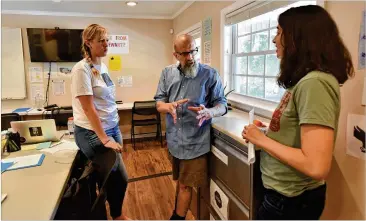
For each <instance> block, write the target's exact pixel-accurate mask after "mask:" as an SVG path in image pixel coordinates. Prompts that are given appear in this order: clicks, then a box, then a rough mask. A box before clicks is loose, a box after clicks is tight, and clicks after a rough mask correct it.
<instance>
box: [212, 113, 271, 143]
mask: <svg viewBox="0 0 366 221" xmlns="http://www.w3.org/2000/svg"><path fill="white" fill-rule="evenodd" d="M254 119H257V120H260V121H262V122H263V123H265V124H267V125H269V122H270V120H269V119H266V118H263V117H258V116H255V117H254ZM248 122H249V113H248V112H245V111H242V110H238V109H233V110H230V111H228V113H227V114H226V115H224V116H222V117H216V118H214V119H213V120H212V127H213V128H214V129H216V130H218V131H220V132H222V133H224V134H226V135H228V136H229V137H231V138H233V139H235V140H236V141H238V142H240V143H241V144H243V145H245V146H246V143H245V141H244V139H243V137H242V136H241V133H242V131H243V129H244V126H246V125H248V124H249V123H248Z"/></svg>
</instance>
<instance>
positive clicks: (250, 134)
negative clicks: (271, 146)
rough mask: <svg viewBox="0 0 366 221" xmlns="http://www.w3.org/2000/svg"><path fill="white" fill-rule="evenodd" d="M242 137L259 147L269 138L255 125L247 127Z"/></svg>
mask: <svg viewBox="0 0 366 221" xmlns="http://www.w3.org/2000/svg"><path fill="white" fill-rule="evenodd" d="M241 135H242V136H243V138H244V139H245V142H247V143H248V142H251V143H252V144H254V145H258V146H260V143H261V142H263V141H264V140H265V139H266V138H267V136H266V135H265V134H264V133H263V132H262V131H261V130H260V129H259V128H258V127H257V126H255V125H254V124H250V125H248V126H245V127H244V130H243V132H242V133H241Z"/></svg>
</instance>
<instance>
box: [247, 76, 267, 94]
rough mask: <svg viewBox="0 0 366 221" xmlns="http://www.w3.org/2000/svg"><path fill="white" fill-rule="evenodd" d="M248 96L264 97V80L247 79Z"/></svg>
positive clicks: (258, 78) (256, 78)
mask: <svg viewBox="0 0 366 221" xmlns="http://www.w3.org/2000/svg"><path fill="white" fill-rule="evenodd" d="M248 95H249V96H253V97H260V98H263V97H264V79H263V78H260V77H248Z"/></svg>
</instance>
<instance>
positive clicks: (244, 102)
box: [220, 0, 325, 118]
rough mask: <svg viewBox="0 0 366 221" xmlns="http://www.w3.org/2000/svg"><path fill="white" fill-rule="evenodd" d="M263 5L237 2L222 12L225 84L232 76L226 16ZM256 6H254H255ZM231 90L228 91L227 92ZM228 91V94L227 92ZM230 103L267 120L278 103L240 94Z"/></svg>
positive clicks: (318, 0)
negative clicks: (228, 69) (228, 66)
mask: <svg viewBox="0 0 366 221" xmlns="http://www.w3.org/2000/svg"><path fill="white" fill-rule="evenodd" d="M260 3H263V1H236V2H235V3H233V4H231V5H229V6H228V7H226V8H224V9H222V10H221V13H220V73H222V78H223V81H224V84H226V83H227V82H228V80H229V79H226V78H227V77H230V76H232V75H231V74H230V75H229V76H225V72H224V71H225V69H224V67H225V61H224V57H225V19H226V18H225V16H226V15H227V14H229V13H231V12H233V11H235V10H237V9H239V8H243V7H244V8H243V9H244V10H245V7H247V8H248V9H249V8H251V7H253V6H254V5H256V4H260ZM253 4H254V5H253ZM316 4H317V5H319V6H322V7H324V5H325V1H324V0H316ZM230 64H231V62H230ZM228 90H229V88H228V89H227V91H228ZM227 91H226V92H227ZM228 101H229V102H230V103H231V104H232V105H234V106H237V107H239V108H240V109H243V110H245V111H248V112H249V111H250V110H251V109H252V108H255V112H256V115H260V116H263V117H266V118H271V117H272V113H273V111H274V110H275V109H276V107H277V105H278V102H274V101H269V100H265V99H261V98H255V97H251V96H247V95H243V94H239V93H235V92H233V93H231V94H230V95H229V96H228Z"/></svg>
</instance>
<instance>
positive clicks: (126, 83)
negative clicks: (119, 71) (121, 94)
mask: <svg viewBox="0 0 366 221" xmlns="http://www.w3.org/2000/svg"><path fill="white" fill-rule="evenodd" d="M117 83H118V85H119V86H120V87H132V76H131V75H129V76H119V77H118V78H117Z"/></svg>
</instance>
